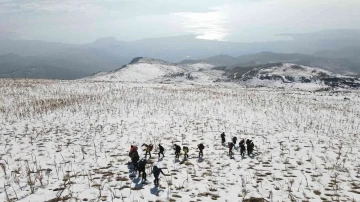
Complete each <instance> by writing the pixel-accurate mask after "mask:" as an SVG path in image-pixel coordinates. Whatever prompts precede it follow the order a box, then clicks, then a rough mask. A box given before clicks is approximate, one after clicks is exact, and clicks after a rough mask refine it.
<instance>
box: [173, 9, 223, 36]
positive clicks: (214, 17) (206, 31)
mask: <svg viewBox="0 0 360 202" xmlns="http://www.w3.org/2000/svg"><path fill="white" fill-rule="evenodd" d="M175 15H179V16H181V17H183V18H184V22H183V26H184V28H185V31H186V32H189V33H192V34H196V35H198V36H197V38H200V39H207V40H221V41H222V40H225V39H226V37H227V36H228V35H229V30H228V29H226V27H225V25H226V23H227V19H226V16H225V15H222V13H220V12H216V11H214V12H207V13H177V14H175Z"/></svg>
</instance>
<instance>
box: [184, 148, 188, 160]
mask: <svg viewBox="0 0 360 202" xmlns="http://www.w3.org/2000/svg"><path fill="white" fill-rule="evenodd" d="M183 151H184V158H185V159H187V158H189V155H188V153H189V147H186V146H183Z"/></svg>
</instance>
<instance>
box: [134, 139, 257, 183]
mask: <svg viewBox="0 0 360 202" xmlns="http://www.w3.org/2000/svg"><path fill="white" fill-rule="evenodd" d="M220 137H221V143H222V145H225V142H226V140H225V132H223V133H221V135H220ZM236 142H237V138H236V137H233V138H232V142H229V143H228V148H229V156H230V157H232V155H233V154H234V153H233V152H232V149H233V148H234V146H235V145H236ZM245 143H246V148H247V153H248V155H251V154H252V152H253V150H254V143H253V141H252V140H249V139H247V140H246V141H245V140H244V139H243V140H241V141H240V142H239V147H240V155H241V156H242V157H243V156H244V155H245ZM197 146H198V147H197V148H198V150H199V159H200V158H202V157H203V155H204V153H203V150H204V149H205V146H204V144H202V143H201V144H198V145H197ZM141 147H145V158H142V159H140V156H139V153H138V147H137V146H135V145H131V147H130V152H129V156H130V158H131V162H132V164H133V168H134V171H135V173H136V172H137V171H138V172H139V177H140V176H141V178H142V180H143V181H146V171H145V168H146V163H147V161H146V158H147V155H149V156H150V158H151V151H152V150H153V145H152V144H143V145H141ZM158 147H159V153H158V157H159V158H160V156H161V155H162V158H164V157H165V154H164V151H165V149H164V147H163V146H162V145H161V144H159V145H158ZM173 149H174V151H175V158H176V159H179V157H180V152H181V146H179V145H177V144H174V145H173ZM182 150H183V152H184V160H186V159H188V158H189V155H188V153H189V147H187V146H183V148H182ZM160 173H161V174H163V175H165V174H164V172H163V171H162V169H161V168H158V166H157V165H154V166H153V169H152V174H153V175H154V178H155V180H154V184H155V185H156V186H157V185H159V180H160V179H159V176H160Z"/></svg>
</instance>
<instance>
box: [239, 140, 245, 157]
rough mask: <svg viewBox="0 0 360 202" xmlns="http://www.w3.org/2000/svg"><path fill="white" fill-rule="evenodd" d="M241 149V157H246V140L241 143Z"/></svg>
mask: <svg viewBox="0 0 360 202" xmlns="http://www.w3.org/2000/svg"><path fill="white" fill-rule="evenodd" d="M239 147H240V155H241V156H244V155H245V140H241V141H240V142H239Z"/></svg>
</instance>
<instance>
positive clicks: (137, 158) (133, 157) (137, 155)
mask: <svg viewBox="0 0 360 202" xmlns="http://www.w3.org/2000/svg"><path fill="white" fill-rule="evenodd" d="M139 158H140V157H139V154H138V153H137V152H134V153H133V155H132V156H131V160H132V161H134V162H138V160H139Z"/></svg>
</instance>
